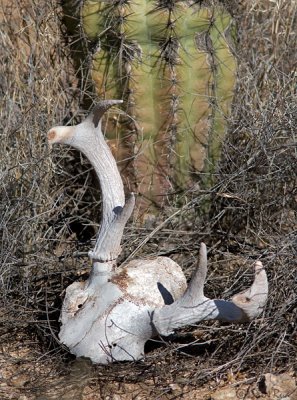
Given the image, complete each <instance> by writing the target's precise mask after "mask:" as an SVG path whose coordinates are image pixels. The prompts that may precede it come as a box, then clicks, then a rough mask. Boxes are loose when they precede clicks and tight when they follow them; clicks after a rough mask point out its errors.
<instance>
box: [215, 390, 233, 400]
mask: <svg viewBox="0 0 297 400" xmlns="http://www.w3.org/2000/svg"><path fill="white" fill-rule="evenodd" d="M211 400H238V397H237V394H236V390H235V389H234V388H233V387H224V388H221V389H217V390H216V391H215V392H214V393H212V395H211Z"/></svg>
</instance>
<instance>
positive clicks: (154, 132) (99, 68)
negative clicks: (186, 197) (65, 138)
mask: <svg viewBox="0 0 297 400" xmlns="http://www.w3.org/2000/svg"><path fill="white" fill-rule="evenodd" d="M198 3H199V4H200V3H201V2H197V1H179V0H168V1H164V0H158V1H153V0H110V1H102V0H101V1H98V0H96V1H95V0H86V1H84V2H83V6H82V9H81V12H80V18H81V23H82V27H83V31H84V33H85V35H86V37H87V38H88V39H89V40H90V41H91V42H92V43H93V44H96V50H95V51H94V52H93V58H92V63H91V77H92V80H93V82H94V84H95V88H96V91H97V93H98V95H99V97H100V98H122V99H123V100H124V105H123V109H122V110H123V111H124V112H125V114H126V116H127V117H125V116H120V115H118V116H116V117H113V121H114V122H116V123H117V129H116V130H114V129H113V130H111V131H113V132H116V134H113V136H109V137H108V139H110V144H111V147H114V148H116V149H117V151H116V153H117V154H115V155H116V158H117V160H118V162H119V166H120V168H121V170H123V169H124V168H125V167H126V166H127V161H128V160H132V161H133V171H134V183H135V186H136V189H135V186H134V187H133V189H134V190H136V191H137V192H138V193H140V194H141V195H142V198H143V199H147V200H150V201H152V202H154V203H156V204H159V205H160V204H162V202H163V200H164V198H165V195H166V193H167V192H168V190H169V189H170V188H173V187H176V186H178V187H182V188H185V187H187V185H188V184H189V183H190V182H191V172H202V171H204V172H209V171H213V169H214V166H215V164H216V162H217V160H218V159H219V157H220V147H221V142H222V138H223V136H224V130H225V122H224V120H225V115H226V113H228V110H229V106H230V101H231V99H232V91H233V85H234V72H235V69H236V61H235V59H234V57H233V56H232V54H231V52H230V49H229V45H228V42H227V40H226V35H225V33H226V32H228V31H229V30H230V26H231V24H232V20H231V17H230V15H229V14H228V13H227V12H226V11H225V10H224V9H223V8H222V7H221V6H218V5H216V6H212V7H201V6H200V5H198ZM113 115H114V114H113ZM111 122H112V120H111ZM125 160H126V162H125ZM130 173H131V169H130ZM130 181H133V179H131V176H130Z"/></svg>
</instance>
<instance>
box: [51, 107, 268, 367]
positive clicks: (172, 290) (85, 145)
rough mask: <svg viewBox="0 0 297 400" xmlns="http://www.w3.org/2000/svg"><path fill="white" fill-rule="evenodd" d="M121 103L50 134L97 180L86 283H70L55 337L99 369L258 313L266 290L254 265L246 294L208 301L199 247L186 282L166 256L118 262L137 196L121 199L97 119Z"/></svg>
mask: <svg viewBox="0 0 297 400" xmlns="http://www.w3.org/2000/svg"><path fill="white" fill-rule="evenodd" d="M120 102H121V101H115V100H106V101H101V102H100V103H99V104H98V105H97V106H96V107H95V108H94V110H93V111H92V113H91V114H90V115H89V116H88V117H87V118H86V119H85V120H84V121H83V122H82V123H80V124H79V125H77V126H71V127H70V126H67V127H65V126H58V127H54V128H52V129H51V130H50V131H49V132H48V140H49V143H50V144H54V143H64V144H68V145H71V146H73V147H75V148H76V149H78V150H80V151H81V152H82V153H84V154H85V156H86V157H87V158H88V159H89V160H90V162H91V163H92V165H93V167H94V169H95V171H96V173H97V175H98V178H99V181H100V186H101V191H102V202H103V207H102V220H101V226H100V230H99V233H98V237H97V241H96V245H95V248H94V249H93V250H92V251H90V253H89V256H90V258H91V260H92V269H91V272H90V276H89V278H88V279H87V280H86V281H85V282H74V283H72V284H71V285H70V286H69V287H68V288H67V289H66V295H65V298H64V301H63V306H62V311H61V315H60V322H61V330H60V333H59V338H60V341H61V343H63V344H65V345H66V346H67V347H68V348H69V350H70V352H71V353H73V354H75V355H76V356H84V357H89V358H90V359H91V360H92V361H93V362H94V363H101V364H107V363H110V362H113V361H123V360H138V359H141V358H142V357H144V345H145V343H146V341H147V340H149V339H150V338H152V337H155V336H157V335H163V336H167V335H169V334H171V333H172V332H173V331H174V330H176V329H178V328H181V327H183V326H185V325H190V324H194V323H195V324H197V323H198V322H199V321H202V320H211V319H217V320H220V321H229V322H246V321H250V320H251V319H253V318H255V317H257V316H258V315H259V314H260V313H261V311H262V309H263V307H264V305H265V302H266V299H267V293H268V283H267V277H266V273H265V270H264V268H263V266H262V264H261V262H259V261H258V262H256V263H255V265H254V271H255V276H254V282H253V284H252V286H251V287H250V288H249V289H247V290H245V291H244V292H242V293H239V294H237V295H235V296H234V297H233V298H232V300H230V301H225V300H219V299H209V298H207V297H206V296H205V295H204V292H203V286H204V282H205V278H206V273H207V254H206V246H205V244H203V243H201V245H200V255H199V262H198V267H197V269H196V271H195V272H194V274H193V276H192V279H191V280H190V282H189V284H188V285H187V283H186V279H185V276H184V274H183V272H182V270H181V268H180V267H179V265H178V264H176V263H175V262H174V261H172V260H171V259H170V258H167V257H156V258H154V259H149V260H146V259H142V260H141V259H139V260H132V261H130V262H129V263H127V264H125V265H121V266H117V265H116V260H117V257H118V255H119V254H120V252H121V246H120V242H121V238H122V235H123V230H124V227H125V224H126V222H127V221H128V219H129V217H130V215H131V213H132V211H133V207H134V195H133V194H131V195H130V196H129V197H128V199H125V196H124V191H123V184H122V180H121V177H120V174H119V172H118V169H117V165H116V162H115V160H114V158H113V156H112V153H111V151H110V149H109V147H108V146H107V144H106V142H105V140H104V137H103V134H102V131H101V118H102V116H103V114H104V112H105V111H106V110H107V109H108V108H109V107H111V106H112V105H114V104H118V103H120Z"/></svg>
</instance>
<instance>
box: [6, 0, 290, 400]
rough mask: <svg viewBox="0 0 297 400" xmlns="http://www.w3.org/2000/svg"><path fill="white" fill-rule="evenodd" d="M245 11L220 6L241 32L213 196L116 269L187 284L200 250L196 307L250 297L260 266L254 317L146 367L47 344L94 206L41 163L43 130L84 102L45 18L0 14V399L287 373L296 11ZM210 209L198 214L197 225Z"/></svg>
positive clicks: (86, 244)
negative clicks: (168, 260) (165, 268)
mask: <svg viewBox="0 0 297 400" xmlns="http://www.w3.org/2000/svg"><path fill="white" fill-rule="evenodd" d="M243 3H244V4H243V5H239V6H238V5H237V2H234V3H233V2H232V1H229V2H228V3H227V6H228V7H229V8H230V11H231V12H232V13H233V14H234V18H235V19H236V20H237V24H238V37H239V42H238V46H237V57H238V63H239V72H238V82H237V90H236V94H235V97H236V98H235V101H234V106H233V112H232V116H231V118H230V121H229V133H228V136H227V140H226V143H225V150H224V158H223V160H222V163H221V165H220V168H219V170H218V172H217V184H216V186H214V187H213V188H212V189H211V190H210V191H209V192H207V193H201V192H200V191H191V192H188V193H185V195H184V197H185V204H186V205H185V206H184V207H183V208H182V209H180V210H179V211H178V207H177V205H172V207H171V208H168V209H166V210H164V216H163V217H162V219H163V220H165V219H166V218H168V221H167V223H166V225H165V226H162V229H159V230H157V232H156V233H155V234H154V235H153V236H151V237H150V240H149V241H147V243H144V245H143V246H142V247H141V243H142V241H144V240H145V239H146V238H147V236H148V235H149V234H150V232H151V230H152V229H150V228H148V227H146V228H143V229H139V228H138V229H136V228H135V227H134V225H133V224H131V225H130V226H129V227H128V228H127V230H126V236H125V253H124V254H123V258H125V257H126V256H127V255H128V254H129V252H131V250H134V249H136V248H137V247H140V249H139V251H138V252H139V253H141V252H143V253H146V254H149V255H153V254H166V255H170V256H172V257H173V258H175V259H176V260H178V261H179V262H180V264H181V265H182V266H183V268H184V270H185V271H186V273H187V274H190V273H191V271H192V269H193V266H194V264H195V260H196V256H197V248H198V243H199V242H200V241H201V240H204V241H205V242H206V243H207V245H208V247H209V248H210V266H209V276H208V281H207V287H206V289H207V292H208V294H209V295H210V296H220V297H224V298H227V297H229V296H231V295H232V294H233V293H235V292H236V291H238V290H240V289H242V288H243V286H246V285H248V284H249V283H250V281H251V275H250V265H251V263H252V261H253V260H255V259H259V258H260V259H261V260H262V262H263V263H264V264H265V266H266V268H267V272H268V275H269V282H270V296H269V301H268V304H267V307H266V310H265V312H264V313H263V315H262V316H261V317H260V318H259V319H258V320H256V321H254V322H252V323H251V324H250V325H244V326H241V327H238V326H233V325H218V324H213V323H207V324H206V323H205V324H200V325H199V326H197V327H192V328H189V329H185V330H184V331H182V332H180V334H179V335H177V336H176V337H172V338H171V339H170V340H169V341H168V342H166V343H155V345H151V346H150V347H151V348H150V349H149V350H150V351H149V352H148V356H147V358H146V360H145V361H143V362H138V363H129V364H118V365H113V366H104V367H103V366H97V367H93V366H91V365H90V364H89V363H88V362H86V361H83V360H77V361H74V360H73V359H72V357H71V356H69V355H68V353H67V351H66V350H65V349H63V348H62V347H60V346H59V345H58V343H57V342H56V338H55V336H56V334H57V331H58V322H57V320H58V315H59V309H60V305H61V294H62V292H63V290H64V289H65V287H66V286H67V285H68V284H69V283H70V282H71V281H73V280H74V279H77V277H78V275H79V274H80V273H81V272H80V271H81V269H87V268H88V265H89V264H88V259H87V257H86V251H87V249H89V248H90V247H91V243H90V241H91V238H92V237H93V236H94V232H95V229H94V226H95V225H96V224H97V221H98V212H99V208H100V195H99V190H98V188H97V187H94V185H93V183H94V177H93V173H92V170H91V168H90V166H89V164H88V163H87V162H86V161H85V160H84V159H81V158H80V156H78V155H77V154H76V153H74V152H71V151H69V150H68V149H62V148H59V150H58V151H57V152H56V153H55V154H53V153H52V152H51V151H50V149H48V147H47V144H46V140H45V134H46V131H47V130H48V128H49V127H50V126H52V125H54V124H56V123H60V122H65V123H66V122H70V123H71V122H72V121H73V120H74V119H79V118H80V116H81V114H82V112H81V111H80V110H79V105H80V103H81V101H82V99H83V97H84V96H85V94H86V91H85V87H84V85H83V84H81V83H79V81H78V80H77V79H76V78H75V77H74V74H73V67H72V63H71V60H70V58H69V51H68V46H67V45H66V44H65V43H64V42H63V40H62V35H61V32H60V29H61V24H60V18H59V17H60V12H61V10H60V9H59V7H58V6H57V4H56V2H55V1H47V2H44V1H40V2H38V4H37V2H36V3H35V2H33V1H32V0H28V1H19V2H17V1H15V2H14V3H13V4H12V5H11V4H10V3H9V2H6V1H5V0H1V10H2V22H1V41H2V46H1V56H2V60H4V62H3V63H2V66H1V69H2V71H1V72H2V74H1V81H0V90H1V94H2V98H1V109H0V112H1V119H0V124H1V147H0V156H1V204H0V210H1V267H0V285H1V291H0V293H1V295H0V296H1V297H0V301H1V314H0V324H1V325H0V335H1V351H2V353H1V355H0V367H1V375H0V397H1V398H21V396H25V397H23V398H24V399H25V398H32V399H34V398H38V399H55V398H63V399H68V398H69V399H71V398H82V396H83V392H84V390H85V388H86V387H88V386H89V387H91V388H93V389H96V388H98V392H97V393H99V392H100V393H101V394H100V395H101V396H102V398H106V396H107V395H109V394H110V391H111V390H112V389H111V387H112V385H113V387H114V390H115V391H116V390H119V387H120V386H121V385H123V384H124V383H125V384H131V385H132V386H131V387H134V386H133V385H134V384H137V385H138V386H137V387H138V388H139V390H144V389H143V387H145V388H146V392H145V393H147V394H146V396H147V398H164V399H169V398H170V399H173V398H175V397H174V396H175V394H174V390H173V389H172V387H171V386H170V385H171V384H172V383H173V382H174V383H178V384H179V385H180V386H181V387H187V389H186V390H190V388H192V387H198V386H199V385H201V384H202V383H206V382H208V383H209V384H210V383H211V384H212V385H215V384H218V383H219V382H220V381H221V380H228V379H229V378H230V374H231V373H232V376H233V379H235V380H245V379H247V378H248V379H251V380H257V379H258V378H259V376H260V374H262V373H263V372H266V371H282V370H287V369H292V368H293V369H294V368H295V369H296V367H297V365H296V346H297V344H296V341H297V331H296V320H297V315H296V313H297V304H296V285H297V284H296V270H297V266H296V248H297V240H296V214H295V212H296V196H297V192H296V187H297V185H296V183H297V182H296V137H295V130H294V129H296V128H295V127H296V122H297V121H296V116H297V104H296V58H294V57H295V56H296V52H295V50H294V49H296V33H295V32H296V3H295V2H294V1H293V2H286V1H276V2H271V1H270V2H268V1H266V0H261V1H260V0H258V1H253V2H243ZM88 96H89V94H88ZM209 197H211V198H212V204H213V207H212V210H211V213H210V215H208V216H205V215H204V216H203V215H200V214H201V213H200V212H199V205H200V204H203V201H204V199H205V198H209ZM176 211H177V213H176ZM175 213H176V214H175ZM160 228H161V227H160ZM18 379H19V380H18ZM114 385H115V386H114ZM96 390H97V389H96ZM133 390H136V391H137V389H133ZM97 398H100V397H99V395H98V397H97ZM128 398H129V397H128ZM130 398H132V395H131V397H130ZM144 398H145V397H144ZM176 398H178V397H176Z"/></svg>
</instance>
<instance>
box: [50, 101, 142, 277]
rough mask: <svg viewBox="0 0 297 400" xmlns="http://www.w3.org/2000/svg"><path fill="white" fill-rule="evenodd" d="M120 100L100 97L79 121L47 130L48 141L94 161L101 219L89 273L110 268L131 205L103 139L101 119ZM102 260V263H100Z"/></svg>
mask: <svg viewBox="0 0 297 400" xmlns="http://www.w3.org/2000/svg"><path fill="white" fill-rule="evenodd" d="M119 103H122V100H103V101H100V103H98V104H97V105H96V107H95V108H94V109H93V111H92V112H91V114H90V115H89V116H88V117H87V118H86V119H85V120H84V121H83V122H82V123H80V124H79V125H76V126H56V127H54V128H52V129H51V130H50V131H49V132H48V135H47V136H48V140H49V143H50V144H54V143H64V144H68V145H71V146H73V147H75V148H76V149H78V150H80V151H81V152H82V153H84V155H85V156H86V157H87V158H88V159H89V161H90V162H91V164H92V165H93V167H94V169H95V171H96V174H97V176H98V178H99V181H100V186H101V191H102V203H103V207H102V221H101V226H100V230H99V234H98V237H97V241H96V245H95V248H94V250H93V251H90V252H89V256H90V257H91V259H92V261H93V270H92V274H94V273H95V274H96V273H100V272H102V271H103V270H106V269H107V270H109V269H110V268H111V265H113V264H114V261H115V260H116V258H117V257H118V255H119V254H120V252H121V246H120V242H121V239H122V235H123V230H124V227H125V224H126V222H127V220H128V218H129V217H130V215H131V213H132V211H133V208H134V203H135V201H134V195H133V194H131V196H130V198H129V199H128V201H127V203H126V204H125V195H124V188H123V183H122V179H121V176H120V174H119V171H118V168H117V165H116V161H115V159H114V158H113V156H112V153H111V151H110V149H109V147H108V145H107V143H106V142H105V140H104V137H103V134H102V130H101V119H102V116H103V115H104V113H105V112H106V111H107V110H108V109H109V108H110V107H111V106H113V105H115V104H119ZM103 264H105V265H103Z"/></svg>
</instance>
